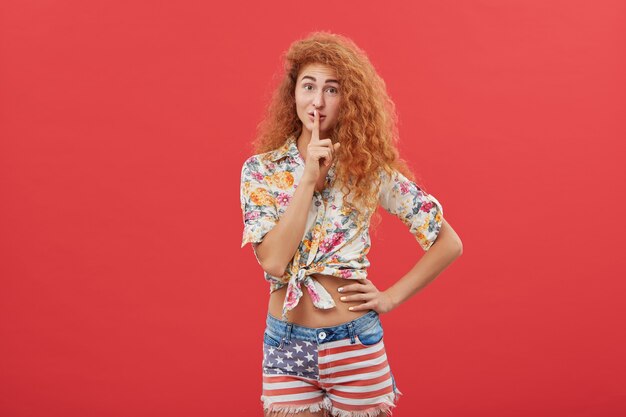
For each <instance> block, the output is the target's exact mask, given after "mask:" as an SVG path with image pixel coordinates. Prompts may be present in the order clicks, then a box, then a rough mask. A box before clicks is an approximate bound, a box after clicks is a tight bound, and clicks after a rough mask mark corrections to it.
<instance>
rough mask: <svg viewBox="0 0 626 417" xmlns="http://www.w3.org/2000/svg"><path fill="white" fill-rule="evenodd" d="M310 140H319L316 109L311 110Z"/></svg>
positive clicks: (318, 123)
mask: <svg viewBox="0 0 626 417" xmlns="http://www.w3.org/2000/svg"><path fill="white" fill-rule="evenodd" d="M311 140H312V141H315V142H318V141H319V140H320V114H319V113H318V111H317V109H315V110H313V131H312V132H311Z"/></svg>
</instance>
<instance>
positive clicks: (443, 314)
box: [0, 0, 626, 417]
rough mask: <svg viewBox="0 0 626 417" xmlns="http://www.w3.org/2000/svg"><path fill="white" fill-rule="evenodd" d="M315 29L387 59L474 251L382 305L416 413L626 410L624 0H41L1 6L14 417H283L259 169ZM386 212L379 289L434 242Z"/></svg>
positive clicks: (422, 154) (415, 153)
mask: <svg viewBox="0 0 626 417" xmlns="http://www.w3.org/2000/svg"><path fill="white" fill-rule="evenodd" d="M313 30H331V31H334V32H337V33H341V34H344V35H346V36H349V37H351V38H352V39H353V40H354V41H355V42H356V43H357V44H358V45H359V46H361V47H362V48H363V49H364V50H366V51H367V53H368V55H369V57H370V59H371V60H372V62H373V63H374V65H375V66H376V68H377V70H378V71H379V73H380V75H381V76H382V77H383V78H384V79H385V81H386V83H387V86H388V89H389V92H390V95H391V97H392V98H393V99H394V101H395V103H396V105H397V108H398V114H399V118H400V126H399V128H400V134H401V138H402V139H401V143H400V149H401V152H402V155H403V157H404V158H405V159H407V160H408V161H409V162H410V163H411V166H412V168H413V170H414V172H415V173H416V174H417V175H419V176H420V177H421V178H422V179H423V181H424V185H425V186H426V187H427V189H428V191H429V192H431V193H432V194H433V195H435V196H436V197H437V198H438V199H439V201H440V202H441V203H442V204H443V206H444V212H445V217H446V219H447V220H448V222H449V223H450V224H451V225H452V226H453V227H454V228H455V230H456V231H457V233H458V234H459V235H460V237H461V239H462V240H463V243H464V253H463V255H462V257H460V258H459V259H458V260H457V261H456V262H455V263H454V264H453V265H452V266H451V267H450V268H448V269H447V270H446V271H444V273H443V274H441V275H440V276H439V277H438V278H437V279H436V280H435V281H433V282H432V283H431V285H429V286H428V287H426V288H425V289H424V290H423V291H422V292H420V293H418V294H417V295H415V296H414V297H413V298H411V299H410V300H409V301H407V302H406V303H405V304H403V305H401V306H400V307H399V308H398V309H396V310H394V311H392V312H391V313H389V314H387V315H383V316H381V320H382V321H383V324H384V326H385V338H386V339H385V340H386V346H387V353H388V359H389V361H390V364H391V366H392V367H393V369H394V376H395V377H396V382H397V384H398V387H399V388H400V389H401V390H402V391H403V393H404V394H405V395H404V396H403V397H402V398H401V400H400V404H399V406H398V408H396V409H395V411H394V416H398V417H402V416H428V417H444V416H455V417H457V416H464V417H467V416H470V417H471V416H480V417H488V416H494V417H502V416H519V417H527V416H531V415H532V416H534V417H540V416H546V417H547V416H550V417H555V416H567V417H573V416H589V417H591V416H593V417H598V416H623V415H625V413H626V372H625V371H626V369H625V368H626V366H625V362H626V360H625V359H624V355H623V353H624V350H625V348H626V340H625V339H626V335H625V333H624V331H623V325H624V319H625V318H626V317H625V316H626V314H625V313H626V311H625V307H624V304H623V300H624V290H626V280H625V279H624V278H625V277H626V267H625V266H626V262H625V256H624V254H623V251H624V243H623V240H624V233H625V232H626V230H625V229H626V228H625V225H626V222H625V220H624V216H623V215H624V213H625V207H624V206H625V204H624V203H625V201H624V189H626V187H625V185H626V184H625V183H626V178H625V177H626V170H625V169H624V155H625V152H624V151H625V149H624V148H625V145H624V138H626V122H625V119H624V115H625V114H626V111H625V110H626V88H625V79H624V74H626V57H625V54H624V50H625V48H626V6H625V4H624V2H622V1H608V0H599V1H597V2H594V3H593V4H592V3H590V2H583V1H536V0H532V1H531V0H527V1H473V2H453V1H437V2H434V1H416V2H409V1H404V2H385V3H384V4H383V3H379V2H375V3H374V2H372V3H363V2H356V1H346V2H334V3H302V2H299V3H297V2H287V1H277V2H237V1H232V2H222V3H221V4H215V3H212V2H202V1H177V2H174V1H161V2H151V1H135V0H131V1H108V2H83V1H75V0H74V1H69V0H66V1H36V0H32V1H27V2H25V1H5V2H3V4H2V6H0V122H1V130H0V174H1V175H0V193H1V196H2V198H1V204H0V227H1V230H0V276H1V278H0V340H1V342H0V370H1V372H0V392H1V395H0V415H1V416H3V417H26V416H33V417H34V416H37V417H40V416H63V417H71V416H129V417H135V416H151V417H157V416H186V417H192V416H217V415H219V416H231V415H232V416H261V409H260V401H259V396H260V394H261V367H260V366H261V360H262V349H261V340H262V332H263V328H264V325H265V314H266V313H267V301H268V285H267V283H266V282H265V281H264V280H263V276H262V271H261V269H260V267H259V266H258V265H257V263H256V260H255V258H254V256H253V254H252V249H251V248H250V246H246V247H245V248H244V249H241V248H240V242H241V232H242V228H243V224H242V215H241V211H240V207H239V196H238V193H239V180H240V177H239V174H240V169H241V164H242V163H243V161H244V160H245V159H246V158H247V157H248V156H249V155H250V154H251V151H252V149H251V147H250V146H249V144H250V141H251V140H252V138H253V136H254V133H255V126H256V125H257V123H258V122H259V121H260V118H261V116H262V114H263V110H264V107H265V105H266V103H267V101H268V98H269V95H270V93H271V91H272V88H273V87H274V85H275V83H276V80H277V79H276V78H275V75H276V74H277V72H278V71H279V69H280V66H281V62H280V55H281V53H282V52H283V51H284V50H286V49H287V47H288V46H289V44H290V43H291V42H292V41H293V40H295V39H298V38H300V37H303V36H305V35H306V34H308V33H309V32H311V31H313ZM381 210H382V209H381ZM382 213H383V215H384V219H383V223H382V224H381V226H380V228H379V232H378V234H376V235H374V236H373V242H372V245H373V247H372V250H371V252H370V256H369V258H370V261H371V262H372V267H371V268H370V278H371V279H372V280H373V281H374V282H375V283H377V285H378V286H379V288H381V289H384V288H386V287H388V286H389V285H391V283H393V282H394V280H396V279H398V278H399V277H401V276H402V275H403V274H404V273H406V272H407V271H408V270H409V269H410V268H411V267H412V266H413V265H414V263H415V262H416V261H417V260H418V259H419V257H420V256H421V254H422V252H421V249H420V248H419V246H418V245H417V242H416V241H415V240H414V239H413V238H412V236H411V235H410V234H409V233H408V232H407V229H406V228H405V227H404V225H403V224H402V223H400V222H399V220H397V219H396V218H394V217H392V216H390V215H388V214H387V213H386V212H384V211H382ZM620 329H622V330H620Z"/></svg>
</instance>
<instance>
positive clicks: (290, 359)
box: [240, 32, 462, 417]
mask: <svg viewBox="0 0 626 417" xmlns="http://www.w3.org/2000/svg"><path fill="white" fill-rule="evenodd" d="M285 58H286V64H287V65H286V72H285V76H284V79H283V80H282V83H281V84H280V86H279V88H278V89H277V91H276V93H275V94H274V96H273V98H272V101H271V103H270V105H269V107H268V113H267V117H266V118H265V120H264V123H263V124H262V125H261V127H260V133H259V136H258V138H257V141H256V151H257V152H256V153H255V154H254V155H253V156H251V157H249V158H248V159H247V160H246V161H245V162H244V164H243V167H242V172H241V194H240V196H241V208H242V211H243V215H244V232H243V241H242V247H243V246H244V245H245V244H246V243H248V242H251V244H252V246H253V248H254V254H255V256H256V258H257V260H258V262H259V264H260V265H261V267H262V268H263V270H264V272H265V279H266V280H267V281H269V282H270V299H269V306H268V314H267V317H266V328H265V332H264V337H263V339H264V340H263V349H264V356H263V391H262V395H261V401H262V402H263V408H264V410H265V412H266V415H267V416H275V415H292V414H297V415H298V416H324V415H326V414H331V415H333V416H342V417H347V416H368V417H369V416H376V415H378V414H380V413H387V414H391V409H392V407H394V406H395V405H396V404H397V402H398V397H399V396H400V395H402V393H401V392H400V390H399V389H398V388H397V386H396V383H395V379H394V377H393V374H392V372H391V368H390V366H389V361H388V359H387V355H386V353H385V346H384V342H383V328H382V325H381V322H380V319H379V315H380V314H383V313H388V312H389V311H391V310H393V309H394V308H396V307H397V306H398V305H399V304H401V303H403V302H404V301H406V300H407V299H408V298H409V297H410V296H412V295H413V294H414V293H415V292H417V291H418V290H420V289H421V288H422V287H424V286H425V285H427V284H428V282H430V281H432V280H433V279H434V278H435V277H436V276H437V275H438V274H439V273H440V272H441V271H443V270H444V269H445V268H446V267H447V266H448V265H449V264H450V263H451V262H452V261H453V260H454V259H455V258H456V257H458V256H459V255H460V254H461V252H462V244H461V241H460V239H459V237H458V236H457V235H456V233H455V232H454V230H453V229H452V228H451V227H450V225H449V224H448V223H447V222H446V221H445V220H444V219H443V209H442V206H441V204H440V203H439V201H437V199H436V198H435V197H434V196H432V195H430V194H428V193H426V192H425V191H424V190H423V189H422V188H420V187H418V186H417V184H416V183H415V182H413V180H412V178H413V175H412V174H411V172H410V170H409V169H408V167H407V165H406V163H405V162H404V161H403V160H402V159H401V158H400V157H399V155H398V151H397V148H396V146H395V144H396V142H397V140H398V135H397V128H396V116H395V108H394V104H393V102H392V101H391V99H390V98H389V96H388V95H387V92H386V89H385V84H384V81H383V80H382V79H381V78H380V77H379V76H378V75H377V74H376V71H375V70H374V68H373V66H372V65H371V63H370V62H369V60H368V58H367V56H366V54H365V53H364V52H363V51H362V50H360V49H359V48H358V47H357V46H356V45H355V44H354V43H353V42H352V41H351V40H349V39H347V38H345V37H343V36H340V35H335V34H331V33H328V32H317V33H313V34H312V35H310V36H309V37H308V38H306V39H303V40H299V41H297V42H294V43H293V44H292V45H291V46H290V48H289V50H288V51H287V53H286V56H285ZM378 205H381V206H382V207H383V208H385V210H387V211H388V212H389V213H392V214H394V215H395V216H397V217H398V218H400V220H401V221H402V222H403V223H404V224H406V225H407V227H408V228H409V231H410V232H411V233H412V234H413V235H414V236H415V238H416V240H417V242H418V243H419V244H420V246H421V247H422V248H423V249H424V250H425V251H427V253H426V254H425V255H424V256H423V257H422V258H421V259H420V261H419V262H418V263H417V264H416V265H415V267H414V268H413V269H412V270H411V271H409V273H408V274H406V275H405V276H404V277H402V278H401V279H400V280H398V281H397V282H396V283H395V284H394V285H393V286H391V287H390V288H388V289H386V290H384V291H380V290H379V289H378V288H377V287H376V285H375V284H374V282H373V281H371V280H369V279H368V278H367V267H368V266H369V261H368V260H367V257H366V255H367V253H368V251H369V248H370V240H369V228H370V223H371V222H370V220H371V218H372V217H376V216H375V215H376V214H377V213H375V211H376V208H377V207H378ZM378 220H379V219H378ZM435 240H436V242H437V244H436V245H434V243H435Z"/></svg>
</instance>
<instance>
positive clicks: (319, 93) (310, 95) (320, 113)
mask: <svg viewBox="0 0 626 417" xmlns="http://www.w3.org/2000/svg"><path fill="white" fill-rule="evenodd" d="M294 95H295V99H296V113H297V115H298V118H299V119H300V121H301V122H302V133H301V134H300V136H299V137H298V139H297V145H298V150H299V151H300V154H301V155H302V156H303V158H302V159H303V160H304V161H306V164H305V172H304V179H305V180H309V179H314V183H315V190H316V191H321V190H322V189H323V187H324V182H325V180H326V175H327V174H328V170H329V169H330V167H331V165H332V162H333V160H334V159H335V158H334V157H333V156H334V152H335V151H336V150H337V149H339V146H340V143H338V142H337V143H335V144H333V143H332V140H331V139H329V136H330V132H332V129H333V128H334V127H335V125H336V124H337V122H338V120H339V107H340V105H341V88H340V84H339V80H338V77H337V76H336V75H335V71H334V70H333V69H332V68H331V67H328V66H326V65H322V64H317V63H313V64H309V65H306V66H304V67H303V68H302V69H301V70H300V74H299V75H298V82H297V83H296V89H295V92H294ZM316 111H317V115H315V113H316ZM311 113H314V115H311ZM316 117H317V119H316ZM316 123H317V125H316ZM309 156H311V157H312V159H311V158H309ZM320 157H321V158H320Z"/></svg>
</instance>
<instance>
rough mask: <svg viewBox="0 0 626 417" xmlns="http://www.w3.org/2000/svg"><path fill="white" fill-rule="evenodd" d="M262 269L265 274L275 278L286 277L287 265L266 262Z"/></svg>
mask: <svg viewBox="0 0 626 417" xmlns="http://www.w3.org/2000/svg"><path fill="white" fill-rule="evenodd" d="M261 267H262V268H263V270H264V271H265V272H267V273H268V274H270V275H271V276H274V277H282V276H283V275H285V269H286V267H285V265H278V264H276V263H270V262H265V263H264V264H261Z"/></svg>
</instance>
